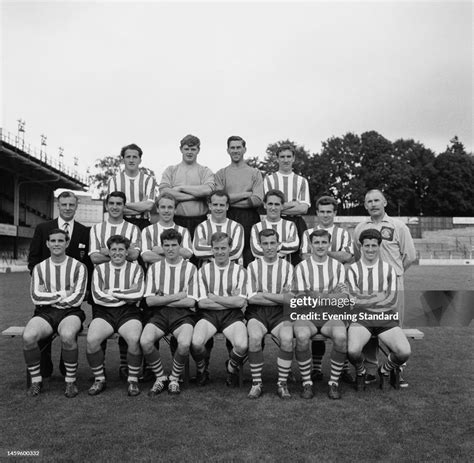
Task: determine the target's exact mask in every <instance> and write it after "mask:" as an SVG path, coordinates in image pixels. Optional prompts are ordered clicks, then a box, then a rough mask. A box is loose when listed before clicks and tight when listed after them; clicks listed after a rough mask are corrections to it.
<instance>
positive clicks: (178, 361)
mask: <svg viewBox="0 0 474 463" xmlns="http://www.w3.org/2000/svg"><path fill="white" fill-rule="evenodd" d="M188 358H189V356H188V355H181V354H180V353H179V352H178V351H176V354H174V357H173V367H172V369H171V375H170V378H169V379H170V381H178V380H179V377H180V376H181V373H182V372H183V370H184V366H185V365H186V362H187V360H188Z"/></svg>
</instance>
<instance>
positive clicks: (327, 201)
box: [316, 196, 337, 211]
mask: <svg viewBox="0 0 474 463" xmlns="http://www.w3.org/2000/svg"><path fill="white" fill-rule="evenodd" d="M319 206H334V211H337V200H336V199H335V198H333V197H332V196H321V197H320V198H318V199H317V200H316V210H318V207H319Z"/></svg>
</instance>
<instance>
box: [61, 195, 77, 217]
mask: <svg viewBox="0 0 474 463" xmlns="http://www.w3.org/2000/svg"><path fill="white" fill-rule="evenodd" d="M58 208H59V217H61V219H63V220H64V221H66V222H69V221H71V220H72V219H73V218H74V214H75V213H76V210H77V200H76V198H74V197H70V198H59V200H58Z"/></svg>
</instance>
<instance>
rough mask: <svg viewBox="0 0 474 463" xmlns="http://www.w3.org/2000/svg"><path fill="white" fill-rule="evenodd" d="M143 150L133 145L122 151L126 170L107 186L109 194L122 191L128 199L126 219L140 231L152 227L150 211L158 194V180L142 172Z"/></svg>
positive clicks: (113, 178) (121, 154) (125, 212)
mask: <svg viewBox="0 0 474 463" xmlns="http://www.w3.org/2000/svg"><path fill="white" fill-rule="evenodd" d="M142 155H143V151H142V149H141V148H140V147H139V146H137V145H135V144H134V143H132V144H131V145H127V146H124V147H123V148H122V149H121V150H120V156H121V157H122V161H123V165H124V170H123V171H122V172H120V173H119V174H118V175H116V176H115V177H112V178H111V179H110V180H109V182H108V185H107V190H108V191H107V193H112V191H121V192H123V193H124V194H125V196H126V197H127V199H128V202H127V205H126V206H125V209H124V217H125V220H127V221H128V222H130V223H133V224H134V225H136V226H137V227H138V228H139V229H140V230H143V229H144V228H145V227H147V226H148V225H150V211H151V210H152V208H153V205H154V201H155V193H156V180H155V178H154V177H153V176H151V175H148V174H146V173H145V172H143V171H142V170H140V164H141V162H142Z"/></svg>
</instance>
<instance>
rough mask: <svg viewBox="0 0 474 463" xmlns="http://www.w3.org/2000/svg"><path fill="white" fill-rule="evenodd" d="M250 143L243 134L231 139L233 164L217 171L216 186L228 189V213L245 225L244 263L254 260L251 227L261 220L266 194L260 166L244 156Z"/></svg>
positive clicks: (229, 143) (228, 149) (228, 151)
mask: <svg viewBox="0 0 474 463" xmlns="http://www.w3.org/2000/svg"><path fill="white" fill-rule="evenodd" d="M246 151H247V148H246V143H245V140H244V139H243V138H242V137H238V136H231V137H229V138H228V139H227V153H228V154H229V156H230V160H231V162H230V164H229V165H228V166H227V167H225V168H223V169H220V170H219V171H218V172H217V173H216V188H217V189H218V190H225V191H226V192H227V194H228V195H229V198H230V207H229V210H228V212H227V217H229V219H232V220H234V221H235V222H238V223H240V224H241V225H242V226H243V228H244V250H243V261H244V267H247V265H248V264H249V263H250V262H251V261H252V260H253V256H252V252H251V249H250V230H251V229H252V226H253V225H254V224H256V223H258V222H259V221H260V214H259V213H258V208H259V207H260V206H261V204H262V198H263V178H262V174H261V173H260V171H259V170H258V169H255V168H254V167H250V166H249V165H248V164H247V163H246V162H245V160H244V154H245V153H246Z"/></svg>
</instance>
